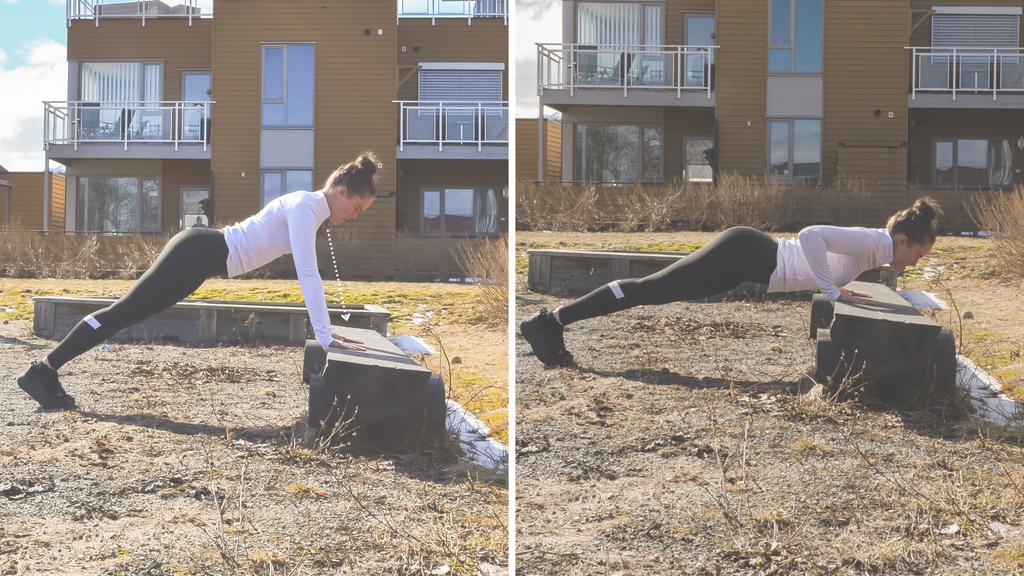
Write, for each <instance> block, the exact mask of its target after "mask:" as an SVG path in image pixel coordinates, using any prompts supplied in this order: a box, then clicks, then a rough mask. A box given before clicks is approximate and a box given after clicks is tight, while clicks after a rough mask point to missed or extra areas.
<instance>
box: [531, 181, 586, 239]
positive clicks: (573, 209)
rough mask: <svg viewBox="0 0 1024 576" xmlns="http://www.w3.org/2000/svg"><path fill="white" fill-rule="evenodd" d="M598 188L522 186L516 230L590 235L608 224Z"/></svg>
mask: <svg viewBox="0 0 1024 576" xmlns="http://www.w3.org/2000/svg"><path fill="white" fill-rule="evenodd" d="M598 199H599V194H598V190H597V186H595V185H593V184H590V185H587V186H547V185H538V184H530V183H519V184H518V186H517V187H516V226H518V229H519V230H558V231H586V230H593V229H596V228H597V227H598V226H600V225H601V224H603V223H604V220H605V218H606V215H605V214H604V213H603V212H602V210H601V209H600V208H599V207H598Z"/></svg>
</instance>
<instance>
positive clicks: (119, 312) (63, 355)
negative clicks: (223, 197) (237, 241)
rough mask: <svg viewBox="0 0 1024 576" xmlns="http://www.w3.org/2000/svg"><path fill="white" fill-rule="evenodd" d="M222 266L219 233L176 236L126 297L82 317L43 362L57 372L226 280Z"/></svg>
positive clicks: (202, 231) (198, 230)
mask: <svg viewBox="0 0 1024 576" xmlns="http://www.w3.org/2000/svg"><path fill="white" fill-rule="evenodd" d="M227 262H228V244H227V242H226V241H225V240H224V234H223V233H222V232H221V231H220V230H215V229H213V228H190V229H188V230H184V231H182V232H179V233H178V234H176V235H175V236H174V238H171V239H170V241H169V242H167V245H166V246H164V249H163V252H161V253H160V256H159V257H158V258H157V259H156V262H154V263H153V267H152V268H150V269H149V270H147V271H146V273H145V274H143V275H142V278H139V281H138V282H136V283H135V285H134V286H132V288H131V290H129V291H128V293H127V294H125V295H124V296H122V297H121V299H120V300H118V301H117V302H114V303H113V304H111V305H110V306H109V307H107V308H104V309H103V310H100V311H99V312H96V313H94V314H92V315H91V316H86V317H85V319H83V320H82V321H81V322H79V323H78V325H77V326H75V327H74V329H72V330H71V332H70V333H68V335H67V336H66V337H65V338H64V340H63V341H61V343H60V344H59V345H58V346H57V347H56V348H55V349H54V350H53V352H50V354H49V355H48V356H47V357H46V359H47V361H48V362H49V363H50V365H51V366H52V367H53V368H54V369H59V368H60V367H61V366H63V365H64V364H66V363H68V362H69V361H71V360H72V359H74V358H75V357H77V356H79V355H80V354H82V353H84V352H86V351H87V350H89V349H91V348H92V347H94V346H96V345H97V344H99V343H100V342H103V341H104V340H106V339H107V338H110V337H111V336H113V335H114V334H116V333H117V332H119V331H120V330H123V329H125V328H127V327H129V326H131V325H132V324H137V323H139V322H142V321H143V320H145V319H146V318H149V317H150V316H152V315H153V314H156V313H157V312H160V311H161V310H166V309H168V308H170V307H171V306H174V305H175V304H177V303H178V302H180V301H182V300H184V299H185V298H187V297H188V295H189V294H191V293H193V292H195V291H196V290H197V289H198V288H199V287H200V286H202V284H203V282H204V281H206V280H207V279H208V278H213V277H214V276H227V274H228V264H227Z"/></svg>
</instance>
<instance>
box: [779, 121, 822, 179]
mask: <svg viewBox="0 0 1024 576" xmlns="http://www.w3.org/2000/svg"><path fill="white" fill-rule="evenodd" d="M767 171H768V175H769V176H770V177H773V178H778V179H782V180H791V181H793V182H795V183H799V184H805V185H808V186H817V185H819V184H821V120H770V121H769V122H768V168H767Z"/></svg>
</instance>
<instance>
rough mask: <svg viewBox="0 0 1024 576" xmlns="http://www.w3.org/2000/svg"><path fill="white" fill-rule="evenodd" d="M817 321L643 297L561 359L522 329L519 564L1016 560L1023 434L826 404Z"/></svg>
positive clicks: (868, 566)
mask: <svg viewBox="0 0 1024 576" xmlns="http://www.w3.org/2000/svg"><path fill="white" fill-rule="evenodd" d="M564 301H566V300H565V299H564V298H559V297H555V296H549V295H541V294H536V293H531V292H526V291H521V292H520V296H519V298H518V305H517V312H516V313H517V320H518V321H521V320H523V319H525V318H527V317H529V316H530V315H532V314H533V313H534V312H536V311H537V310H538V309H539V308H540V307H541V306H547V307H548V308H549V309H551V308H553V307H557V306H558V305H559V304H560V303H562V302H564ZM809 316H810V303H809V302H807V301H786V300H782V301H775V302H748V301H736V302H717V303H677V304H671V305H666V306H660V307H642V308H637V309H633V310H630V311H627V312H622V313H618V314H614V315H611V316H607V317H603V318H595V319H590V320H585V321H582V322H579V323H577V324H573V325H572V326H570V327H569V328H567V330H566V333H565V340H566V345H567V348H568V349H569V350H570V351H571V352H572V353H573V354H574V356H575V358H576V363H575V365H573V366H570V367H564V368H548V367H544V366H543V365H542V364H541V363H540V362H539V361H538V360H537V359H536V358H535V357H534V356H533V354H532V352H530V349H529V345H528V344H527V343H526V341H525V340H524V339H523V338H522V336H521V335H518V334H517V338H516V426H517V427H516V458H517V460H516V502H515V510H516V512H515V513H516V547H517V550H516V573H517V574H521V575H523V576H530V575H537V576H540V575H547V574H559V575H567V576H574V575H592V574H593V575H596V574H609V575H626V574H651V575H653V574H694V575H696V574H700V575H712V574H714V575H718V574H751V575H754V574H764V575H768V574H822V575H824V574H835V575H840V574H841V575H847V574H849V575H854V574H858V575H860V574H885V575H896V574H922V575H924V574H930V575H940V574H944V575H968V574H1000V575H1006V574H1022V573H1024V570H1022V568H1021V566H1024V529H1022V527H1024V483H1022V482H1021V480H1020V479H1021V477H1022V473H1024V455H1022V452H1021V450H1020V443H1019V439H1020V436H1019V435H1018V436H1015V437H1013V438H1008V437H1007V435H1006V434H1007V431H999V430H995V431H993V430H987V429H982V428H979V427H976V426H974V425H973V423H972V421H970V420H965V421H958V422H942V421H941V418H938V417H936V416H935V415H934V414H932V416H931V417H929V418H924V417H923V414H920V413H918V414H904V413H899V412H896V411H893V410H885V409H880V408H867V407H865V405H864V404H863V403H861V402H855V401H852V400H849V401H843V402H839V401H835V400H830V399H829V394H828V392H827V391H824V390H822V388H821V387H813V382H809V381H808V380H807V379H806V378H805V377H804V374H806V373H808V372H813V362H814V360H813V348H812V341H811V340H810V339H809V338H808V336H807V325H808V321H809ZM1000 433H1001V434H1002V435H999V434H1000Z"/></svg>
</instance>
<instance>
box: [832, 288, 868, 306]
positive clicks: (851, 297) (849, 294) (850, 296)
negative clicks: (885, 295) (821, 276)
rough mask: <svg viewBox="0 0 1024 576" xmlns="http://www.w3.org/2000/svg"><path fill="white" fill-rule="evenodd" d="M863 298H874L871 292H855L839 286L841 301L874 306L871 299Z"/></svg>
mask: <svg viewBox="0 0 1024 576" xmlns="http://www.w3.org/2000/svg"><path fill="white" fill-rule="evenodd" d="M865 298H874V296H872V295H871V294H866V293H864V292H855V291H853V290H850V289H849V288H839V299H840V300H842V301H843V302H852V303H854V304H864V305H866V306H874V305H875V303H874V302H872V301H871V300H865Z"/></svg>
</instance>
